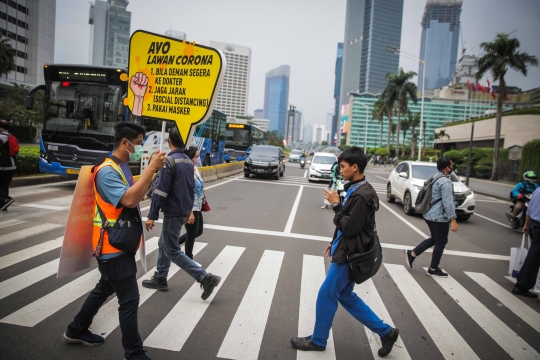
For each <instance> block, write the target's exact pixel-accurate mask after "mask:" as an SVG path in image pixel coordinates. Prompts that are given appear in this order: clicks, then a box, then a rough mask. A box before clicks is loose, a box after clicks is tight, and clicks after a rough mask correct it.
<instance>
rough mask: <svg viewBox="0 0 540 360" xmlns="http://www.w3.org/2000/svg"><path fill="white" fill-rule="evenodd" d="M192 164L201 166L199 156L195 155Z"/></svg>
mask: <svg viewBox="0 0 540 360" xmlns="http://www.w3.org/2000/svg"><path fill="white" fill-rule="evenodd" d="M193 165H195V166H196V167H199V166H201V158H200V157H196V158H195V159H193Z"/></svg>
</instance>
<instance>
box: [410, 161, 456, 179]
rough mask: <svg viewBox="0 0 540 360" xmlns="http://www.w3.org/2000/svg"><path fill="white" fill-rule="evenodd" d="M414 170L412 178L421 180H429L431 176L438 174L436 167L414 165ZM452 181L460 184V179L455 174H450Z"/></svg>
mask: <svg viewBox="0 0 540 360" xmlns="http://www.w3.org/2000/svg"><path fill="white" fill-rule="evenodd" d="M412 169H413V173H412V177H413V178H415V179H420V180H427V179H428V178H429V177H430V176H431V175H433V174H435V173H436V172H437V167H436V166H428V165H413V166H412ZM450 179H451V180H452V182H459V179H458V177H457V176H456V174H454V173H452V174H450Z"/></svg>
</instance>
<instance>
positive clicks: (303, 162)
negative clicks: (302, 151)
mask: <svg viewBox="0 0 540 360" xmlns="http://www.w3.org/2000/svg"><path fill="white" fill-rule="evenodd" d="M305 166H306V159H305V158H304V157H301V158H300V167H301V168H302V169H303V168H304V167H305Z"/></svg>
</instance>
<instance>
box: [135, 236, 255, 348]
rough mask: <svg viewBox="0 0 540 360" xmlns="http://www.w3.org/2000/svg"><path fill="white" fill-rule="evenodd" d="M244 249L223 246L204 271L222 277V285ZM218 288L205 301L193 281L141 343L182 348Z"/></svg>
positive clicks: (151, 345) (150, 345)
mask: <svg viewBox="0 0 540 360" xmlns="http://www.w3.org/2000/svg"><path fill="white" fill-rule="evenodd" d="M244 250H245V248H244V247H237V246H226V247H225V249H223V251H221V253H219V255H218V256H217V257H216V258H215V260H214V261H213V262H212V263H211V264H210V266H208V268H207V269H206V271H207V272H209V273H212V274H216V275H219V276H221V283H220V286H223V283H224V282H225V280H227V276H228V275H229V274H230V272H231V271H232V269H233V267H234V266H235V265H236V263H237V261H238V259H240V256H241V255H242V253H243V252H244ZM219 289H220V287H218V288H215V289H214V292H213V293H212V295H210V297H208V299H206V301H204V300H202V299H201V290H200V284H199V283H195V284H193V285H192V286H191V287H190V288H189V290H188V291H187V292H186V293H185V294H184V296H182V298H181V299H180V301H178V302H177V303H176V305H175V306H174V307H173V308H172V310H171V311H170V312H169V313H168V314H167V316H165V317H164V318H163V320H161V322H160V323H159V325H158V326H157V327H156V328H155V329H154V330H153V331H152V333H151V334H150V335H149V336H148V338H146V339H145V340H144V345H145V346H146V347H153V348H159V349H166V350H171V351H180V350H182V347H183V346H184V344H185V343H186V341H187V339H188V337H189V335H191V333H192V331H193V329H195V326H197V324H198V323H199V321H200V320H201V318H202V317H203V315H204V313H205V311H206V309H207V308H208V306H210V304H211V303H212V300H213V299H214V297H215V296H216V294H217V293H218V291H219Z"/></svg>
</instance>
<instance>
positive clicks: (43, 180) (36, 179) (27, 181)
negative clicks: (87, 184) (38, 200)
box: [9, 175, 77, 188]
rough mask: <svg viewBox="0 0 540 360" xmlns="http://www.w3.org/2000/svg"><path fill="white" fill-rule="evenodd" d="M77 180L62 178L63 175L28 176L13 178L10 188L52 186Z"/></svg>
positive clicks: (75, 178)
mask: <svg viewBox="0 0 540 360" xmlns="http://www.w3.org/2000/svg"><path fill="white" fill-rule="evenodd" d="M70 180H77V177H76V176H73V177H71V176H61V175H44V176H28V177H16V178H13V180H12V181H11V184H10V185H9V187H10V188H12V187H21V186H29V185H39V184H50V183H56V182H62V181H70Z"/></svg>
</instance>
